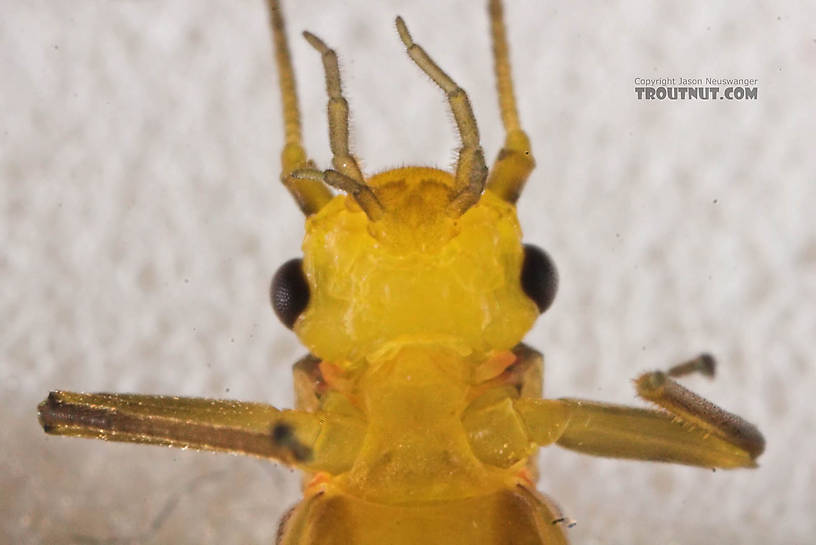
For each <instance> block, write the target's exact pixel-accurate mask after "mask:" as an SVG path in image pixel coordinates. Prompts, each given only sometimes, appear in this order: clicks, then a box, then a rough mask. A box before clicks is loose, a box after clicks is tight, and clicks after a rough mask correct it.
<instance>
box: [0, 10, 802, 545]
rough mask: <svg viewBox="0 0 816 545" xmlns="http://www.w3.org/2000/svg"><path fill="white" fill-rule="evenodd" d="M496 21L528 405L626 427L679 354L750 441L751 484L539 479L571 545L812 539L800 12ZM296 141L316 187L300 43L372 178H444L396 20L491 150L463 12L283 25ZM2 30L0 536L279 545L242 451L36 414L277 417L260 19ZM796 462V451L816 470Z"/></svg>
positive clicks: (490, 93)
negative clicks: (500, 33)
mask: <svg viewBox="0 0 816 545" xmlns="http://www.w3.org/2000/svg"><path fill="white" fill-rule="evenodd" d="M579 4H580V5H572V4H569V5H566V4H564V6H563V7H557V6H556V5H554V4H549V5H545V6H542V5H541V3H539V2H513V3H512V5H511V6H509V7H508V24H509V28H510V29H511V31H510V39H511V47H512V56H513V60H514V62H515V76H516V81H517V94H518V96H519V100H520V109H521V112H522V117H523V119H524V125H525V127H526V128H527V130H528V132H529V133H530V135H531V137H532V140H533V145H534V150H535V154H536V157H537V159H538V169H537V170H536V172H535V174H534V176H533V178H532V180H531V182H530V184H529V186H528V189H527V190H526V192H525V194H524V196H523V199H522V202H521V205H520V214H521V219H522V222H523V225H524V227H525V230H526V238H527V240H529V241H533V242H536V243H538V244H540V245H542V246H543V247H545V248H547V249H548V250H549V251H550V252H551V254H552V255H553V256H554V257H555V259H556V260H557V263H558V266H559V269H560V272H561V277H562V284H561V291H560V293H559V296H558V298H557V300H556V304H555V305H554V307H553V308H552V310H551V311H550V312H548V313H547V314H546V315H545V316H544V317H543V318H542V319H541V320H539V322H538V323H537V325H536V327H535V329H534V330H533V331H532V332H531V333H530V335H529V336H528V339H527V340H528V342H530V343H531V344H533V345H535V346H537V347H539V348H541V349H542V350H543V351H544V352H545V353H546V355H547V360H548V369H547V393H548V394H549V395H551V396H580V397H587V398H593V399H600V400H606V401H613V402H624V403H638V401H637V400H635V399H634V395H633V390H632V386H631V383H630V382H629V379H630V378H631V377H633V376H635V375H636V374H637V373H638V372H640V371H642V370H645V369H651V368H658V367H664V366H666V365H668V364H670V363H672V362H676V361H678V360H680V359H682V358H685V357H687V356H690V355H694V354H696V353H697V352H699V351H700V350H703V349H705V350H710V351H711V352H713V353H714V354H716V355H717V356H718V358H719V361H720V373H719V377H718V378H717V380H715V381H714V382H711V383H709V382H706V381H705V380H703V379H693V380H691V381H689V382H690V385H691V386H692V387H693V388H694V389H696V390H697V391H699V392H701V393H702V394H704V395H706V396H708V397H710V398H712V399H713V400H715V401H716V402H718V403H721V404H722V405H723V406H725V407H727V408H729V409H732V410H735V411H736V412H738V413H740V414H742V415H744V416H745V417H746V418H748V419H749V420H751V421H753V422H756V423H757V424H758V425H759V427H760V428H761V429H762V431H763V432H764V433H765V434H766V437H767V441H768V448H767V452H766V453H765V455H764V456H763V457H762V458H761V460H760V464H761V467H760V468H759V469H758V470H756V471H733V472H726V471H719V472H715V473H712V472H709V471H703V470H699V469H693V468H685V467H671V466H666V465H658V464H645V463H633V462H624V461H616V460H601V459H593V458H590V457H586V456H582V455H578V454H574V453H571V452H568V451H564V450H560V449H558V448H550V449H546V450H545V452H544V453H543V454H542V458H541V462H542V475H543V476H542V480H541V488H542V490H545V491H547V492H549V493H550V494H551V495H552V496H553V497H554V498H556V499H557V500H558V501H559V503H560V504H561V505H562V507H563V508H564V509H565V511H566V512H567V513H568V514H569V515H570V516H571V517H573V518H575V519H577V521H578V525H577V526H576V527H575V528H574V529H573V530H571V536H572V538H573V540H574V542H575V543H578V544H590V545H591V544H619V545H637V544H644V545H668V544H700V543H711V544H726V545H727V544H740V545H747V544H760V543H761V544H766V543H773V544H776V545H786V544H791V545H793V544H802V543H810V542H812V541H813V534H814V530H816V522H814V520H815V519H814V518H813V513H814V512H816V501H815V500H814V492H813V490H815V489H816V475H815V474H814V464H813V455H812V452H813V442H814V432H816V430H814V427H816V426H814V411H813V409H812V405H813V396H814V392H816V377H814V374H815V372H814V354H816V347H814V338H816V317H815V316H814V301H816V229H814V227H816V220H814V210H816V160H815V159H814V153H813V151H814V148H813V138H814V134H816V119H815V118H814V107H813V97H814V96H816V71H814V66H816V32H815V31H814V30H813V26H812V22H813V21H814V20H816V9H814V5H813V4H812V3H809V2H791V3H784V4H779V5H774V4H773V3H771V2H768V1H765V2H753V3H749V4H744V5H742V6H741V7H740V8H738V9H735V8H734V4H729V5H728V6H726V4H724V3H723V4H716V5H710V4H709V3H708V2H703V1H701V0H694V1H692V2H684V3H682V4H680V3H671V4H665V5H662V6H657V5H655V4H653V3H646V2H643V3H638V2H633V1H626V0H615V1H611V2H590V3H579ZM285 7H286V9H287V16H288V22H289V27H290V36H291V38H292V40H293V50H294V57H295V63H296V69H297V74H298V78H299V81H298V83H299V89H300V96H301V102H302V105H303V111H304V120H305V127H306V135H305V137H306V142H307V145H308V148H309V150H310V152H311V154H312V155H313V157H315V158H316V159H317V161H318V163H319V164H320V165H327V164H328V157H329V156H328V146H327V139H326V120H325V118H324V113H323V111H324V107H325V95H324V91H323V81H322V73H321V66H320V63H319V58H318V56H317V55H316V54H315V53H314V52H313V51H312V50H311V49H310V48H309V47H308V45H307V44H306V43H305V42H304V41H303V40H301V39H299V38H298V37H297V32H299V31H300V30H303V29H306V28H308V29H310V30H312V31H313V32H315V33H317V34H318V35H320V36H321V37H323V38H324V39H325V40H326V41H327V42H329V43H330V44H332V45H333V46H335V47H336V48H337V49H338V52H339V54H340V56H341V63H342V67H343V76H344V78H345V86H346V89H347V94H348V97H349V100H350V102H351V107H352V115H353V122H354V124H353V144H354V149H355V150H356V152H357V153H358V155H359V156H360V158H361V159H362V160H363V163H364V165H365V169H366V171H367V172H369V173H371V172H375V171H377V170H381V169H384V168H387V167H393V166H397V165H401V164H435V165H441V166H448V165H450V164H451V162H452V160H453V157H454V151H453V150H454V148H455V147H456V145H457V144H456V140H455V138H454V134H453V130H452V129H453V124H452V121H451V116H450V115H449V113H448V112H447V108H446V103H445V102H444V100H443V98H442V96H441V94H440V93H439V92H438V90H437V89H436V88H435V87H434V86H433V85H432V84H431V83H430V81H429V80H428V79H427V78H425V77H424V76H423V75H422V74H420V73H419V72H418V70H417V69H416V68H415V67H413V66H412V65H411V63H410V62H409V61H408V59H407V58H406V56H405V54H404V53H403V51H402V47H401V44H400V42H399V40H398V39H397V36H396V32H395V31H394V28H393V24H392V20H393V16H394V15H395V14H397V13H399V14H402V15H403V16H404V17H405V19H406V21H407V22H408V24H409V26H410V28H411V29H412V31H413V34H414V36H415V38H416V39H417V41H419V42H420V43H422V44H423V45H424V46H425V47H426V48H427V50H428V51H429V52H431V54H432V55H434V56H435V57H436V58H437V60H438V61H439V63H440V64H441V65H442V66H443V67H445V68H446V69H448V70H449V72H450V73H451V74H452V75H453V76H454V77H455V78H457V80H458V81H459V82H460V83H461V85H462V86H463V87H465V88H466V89H467V90H468V92H469V93H470V96H471V99H472V103H473V106H474V109H475V111H476V114H477V117H478V120H479V123H480V129H481V134H482V141H483V144H484V147H485V149H486V152H487V155H488V157H489V158H491V159H492V157H493V156H494V154H495V153H496V151H497V149H498V146H499V145H500V142H501V139H502V130H501V127H500V124H499V119H498V113H497V107H496V103H495V95H494V90H493V86H494V83H493V75H492V68H491V66H492V65H491V59H490V57H489V39H488V35H487V32H486V28H487V27H486V25H487V19H486V14H485V10H484V9H483V7H482V5H481V2H479V3H476V2H458V3H457V2H430V1H414V2H396V1H390V2H363V1H354V2H351V1H350V2H331V1H328V0H321V1H319V2H318V1H310V2H300V3H297V2H287V5H286V6H285ZM2 12H3V16H2V17H0V74H2V75H1V76H0V78H2V79H0V177H1V178H2V182H1V183H0V206H2V216H1V217H0V240H2V248H3V252H2V255H1V256H0V274H1V275H2V289H0V316H2V327H0V357H1V358H2V359H1V360H0V409H1V410H2V413H0V415H2V416H0V418H1V419H2V420H0V445H2V449H0V450H1V451H2V454H0V463H1V464H2V465H0V489H2V490H3V491H4V493H3V494H2V499H0V513H2V515H0V541H2V542H3V543H17V544H27V543H49V544H73V543H99V544H101V543H117V544H119V543H156V544H158V543H174V544H183V543H190V544H192V543H219V544H231V543H236V544H237V543H270V542H271V541H272V539H273V536H274V532H275V528H276V524H277V519H278V517H279V516H280V514H281V513H282V511H283V510H284V509H286V508H287V507H288V506H289V505H291V504H292V503H293V502H294V501H295V500H296V498H297V495H298V478H297V476H296V475H294V474H293V473H291V472H289V471H287V470H285V469H280V468H278V467H275V466H274V465H272V464H268V463H265V462H261V461H257V460H253V459H246V458H240V457H230V456H223V455H209V454H198V453H192V452H182V451H177V450H170V449H163V448H147V447H139V446H131V445H114V444H103V443H100V442H95V441H81V440H70V439H62V438H53V437H46V436H45V435H44V434H43V433H42V432H41V430H40V428H39V426H38V425H37V422H36V416H35V406H36V404H37V402H38V401H40V400H41V399H42V398H43V397H44V396H45V394H46V393H47V391H48V390H50V389H57V388H59V389H72V390H82V391H124V392H145V393H148V392H149V393H165V394H179V395H196V396H211V397H229V398H236V399H243V400H257V401H269V402H271V403H274V404H276V405H278V406H283V407H285V406H290V405H291V403H292V394H291V388H290V379H289V376H290V368H289V364H290V363H291V362H293V361H294V360H295V359H296V357H298V356H299V355H301V354H302V353H303V350H302V348H301V347H300V346H299V345H298V342H297V340H296V339H295V338H294V337H293V335H291V334H290V333H289V332H288V331H287V330H285V329H284V328H283V327H282V326H281V325H280V324H278V323H277V321H276V320H275V318H274V316H273V314H272V312H271V311H270V309H269V305H268V302H267V296H266V293H267V286H268V279H269V278H270V276H271V274H272V273H273V272H274V271H275V269H276V267H277V266H278V265H279V264H280V263H282V262H283V261H284V260H286V259H288V258H290V257H293V256H296V255H297V254H298V252H299V243H300V241H299V239H300V237H301V234H302V217H301V216H300V214H299V213H298V212H297V210H296V208H295V206H294V204H293V203H292V201H291V199H290V198H289V196H288V194H286V192H285V191H284V189H283V188H282V187H281V186H280V185H279V183H278V181H277V178H278V169H279V162H278V153H279V148H280V146H281V127H280V120H279V101H278V94H277V88H276V75H275V71H274V67H273V64H272V57H271V52H270V51H271V47H270V40H269V32H268V30H267V26H266V15H265V13H264V9H263V6H262V2H260V0H258V1H249V0H242V1H238V2H215V1H212V0H208V1H198V0H183V1H182V0H177V1H174V2H160V1H154V0H151V1H140V2H136V1H116V2H110V1H101V0H96V1H90V0H76V1H73V2H49V1H46V0H34V1H31V2H25V3H22V2H16V3H11V2H6V3H4V6H3V9H2ZM658 75H666V76H695V77H705V76H714V77H756V78H759V99H758V100H757V101H749V102H736V101H735V102H729V101H708V102H702V101H701V102H668V101H661V102H645V101H637V100H635V97H634V91H633V79H634V78H635V77H636V76H658ZM808 453H810V454H808Z"/></svg>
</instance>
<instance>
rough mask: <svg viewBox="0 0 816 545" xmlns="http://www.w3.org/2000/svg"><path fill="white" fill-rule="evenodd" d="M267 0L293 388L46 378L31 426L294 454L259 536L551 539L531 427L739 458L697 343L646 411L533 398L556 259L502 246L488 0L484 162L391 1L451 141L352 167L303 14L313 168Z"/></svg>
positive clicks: (597, 445)
mask: <svg viewBox="0 0 816 545" xmlns="http://www.w3.org/2000/svg"><path fill="white" fill-rule="evenodd" d="M268 4H269V13H270V16H271V26H272V30H273V36H274V45H275V53H276V60H277V66H278V71H279V76H280V86H281V93H282V96H283V122H284V129H285V146H284V149H283V152H282V173H281V180H282V181H283V183H284V185H285V186H286V187H287V188H288V189H289V191H290V192H291V193H292V195H293V196H294V198H295V200H296V201H297V203H298V205H299V206H300V208H301V209H302V211H303V212H304V214H305V215H306V216H307V219H306V236H305V239H304V242H303V259H302V260H301V259H297V260H292V261H289V262H287V263H286V264H284V265H283V266H282V267H281V268H280V270H279V271H278V273H277V274H276V275H275V278H274V280H273V284H272V293H271V295H272V303H273V307H274V309H275V311H276V313H277V314H278V316H279V317H280V318H281V321H283V322H284V324H285V325H287V326H288V327H290V328H291V329H293V330H294V332H295V333H296V334H297V335H298V337H299V338H300V340H301V341H302V342H303V344H304V345H305V346H306V347H307V348H308V350H309V352H310V355H309V356H307V357H305V358H303V359H301V360H300V361H298V362H297V363H296V364H295V366H294V376H295V388H296V395H297V408H296V409H295V410H279V409H276V408H274V407H272V406H269V405H264V404H258V403H247V402H237V401H218V400H211V399H195V398H177V397H161V396H145V395H121V394H77V393H70V392H52V393H51V394H50V395H49V396H48V398H47V399H46V400H45V401H44V402H43V403H42V404H41V405H40V407H39V411H40V412H39V414H40V422H41V423H42V425H43V427H44V429H45V431H46V432H48V433H53V434H59V435H70V436H80V437H94V438H99V439H107V440H116V441H130V442H137V443H148V444H158V445H171V446H177V447H189V448H195V449H204V450H216V451H228V452H234V453H241V454H248V455H254V456H260V457H264V458H270V459H273V460H276V461H278V462H280V463H284V464H287V465H290V466H293V467H297V468H299V469H301V470H303V471H304V472H306V474H307V476H308V479H306V480H305V481H304V482H305V484H304V498H303V500H302V501H301V502H300V503H299V504H298V505H297V506H296V507H294V508H293V509H292V510H291V511H290V512H289V514H288V515H287V516H286V517H284V519H283V520H282V521H281V524H280V529H279V532H278V537H277V543H278V544H280V545H312V544H318V543H319V544H341V545H375V544H376V545H382V544H389V545H400V544H421V545H434V544H438V545H448V544H459V545H477V544H478V545H490V544H495V545H499V544H508V543H513V544H517V545H518V544H531V545H532V544H545V543H546V544H559V543H566V542H567V540H566V535H565V527H566V526H568V524H567V523H566V519H565V518H564V517H563V516H562V515H561V514H560V513H559V511H558V509H557V507H555V506H554V504H553V503H552V502H550V501H549V500H548V499H547V498H546V497H544V496H543V495H541V494H539V493H538V492H536V490H535V485H534V483H535V479H536V468H535V464H534V458H535V456H534V455H535V453H536V450H537V449H538V448H539V447H540V446H545V445H550V444H557V445H560V446H562V447H566V448H568V449H572V450H576V451H579V452H583V453H588V454H593V455H598V456H609V457H616V458H630V459H637V460H653V461H663V462H672V463H680V464H689V465H696V466H701V467H707V468H738V467H755V465H756V464H755V460H756V458H757V457H758V456H759V455H760V454H761V453H762V450H763V447H764V440H763V438H762V435H761V434H760V433H759V432H758V431H757V429H756V428H755V427H754V426H752V425H751V424H749V423H747V422H745V421H744V420H742V419H741V418H739V417H737V416H735V415H733V414H731V413H728V412H726V411H724V410H722V409H720V408H718V407H717V406H715V405H713V404H712V403H710V402H708V401H706V400H705V399H702V398H700V397H698V396H697V395H695V394H693V393H691V392H690V391H688V390H686V389H685V388H683V387H682V386H680V385H679V384H678V383H677V382H675V381H674V380H673V378H671V377H677V376H681V375H683V374H686V373H689V372H704V373H709V374H710V373H712V372H713V359H712V358H711V357H710V356H708V355H702V356H699V357H697V358H695V359H693V360H691V361H689V362H686V363H683V364H680V365H677V366H675V367H672V368H671V369H670V370H669V371H667V372H659V371H654V372H650V373H646V374H644V375H642V376H640V377H639V378H638V379H637V380H636V388H637V392H638V394H639V395H640V396H641V397H642V398H644V399H646V400H648V401H650V402H652V403H654V404H655V405H657V406H658V407H659V408H658V409H656V410H653V409H643V408H633V407H625V406H616V405H609V404H604V403H598V402H594V401H584V400H577V399H543V398H542V392H541V382H542V357H541V355H540V354H539V353H538V352H536V351H535V350H533V349H532V348H530V347H528V346H526V345H524V344H522V343H521V340H522V338H523V337H524V335H525V334H526V333H527V331H528V330H529V329H530V327H531V326H532V324H533V322H534V321H535V320H536V318H537V317H538V315H539V314H540V313H542V312H544V311H545V310H546V309H547V308H548V307H549V305H550V303H551V302H552V300H553V297H554V296H555V291H556V286H557V275H556V271H555V267H554V266H553V264H552V262H551V261H550V259H549V257H548V256H547V255H546V254H545V253H544V252H543V251H541V250H539V249H537V248H535V247H533V246H527V245H523V244H522V241H521V230H520V227H519V224H518V220H517V217H516V209H515V202H516V200H517V199H518V197H519V195H520V193H521V191H522V189H523V186H524V184H525V182H526V180H527V178H528V176H529V175H530V173H531V171H532V170H533V167H534V165H535V163H534V160H533V157H532V154H531V151H530V144H529V140H528V138H527V135H526V134H525V133H524V131H523V130H522V128H521V125H520V122H519V118H518V114H517V111H516V105H515V99H514V96H513V86H512V80H511V75H510V62H509V51H508V46H507V40H506V36H505V28H504V23H503V17H502V6H501V2H500V0H490V2H489V14H490V28H491V35H492V40H493V55H494V62H495V72H496V78H497V82H498V83H497V88H498V95H499V105H500V110H501V115H502V120H503V123H504V127H505V130H506V139H505V144H504V147H503V149H502V150H501V151H500V153H499V155H498V157H497V158H496V160H495V162H494V163H493V166H492V168H491V169H490V170H488V169H487V167H486V165H485V160H484V157H483V153H482V148H481V145H480V141H479V133H478V129H477V125H476V120H475V118H474V115H473V112H472V111H471V107H470V104H469V102H468V97H467V94H466V93H465V91H464V90H462V89H461V88H460V87H459V86H458V85H457V84H456V82H454V81H453V80H452V79H451V78H450V77H449V76H448V75H447V74H446V73H445V72H444V71H443V70H442V69H441V68H440V67H439V66H437V65H436V64H435V63H434V61H433V60H432V59H431V57H430V56H429V55H428V54H427V53H426V52H425V51H424V50H423V49H422V47H420V46H419V45H417V44H416V43H415V42H414V41H413V38H412V36H411V34H410V33H409V31H408V28H407V26H406V24H405V23H404V22H403V20H402V19H401V18H399V17H398V18H397V20H396V27H397V31H398V34H399V36H400V38H401V40H402V41H403V43H404V44H405V47H406V48H407V52H408V55H409V56H410V58H411V59H412V60H413V61H414V62H415V63H416V65H417V66H418V67H419V68H420V69H422V70H423V71H424V72H425V73H426V74H427V75H428V76H429V77H430V78H431V79H432V80H433V81H434V82H435V83H436V84H437V85H438V86H439V87H440V88H441V89H442V90H443V91H444V93H445V94H446V96H447V98H448V101H449V104H450V108H451V110H452V112H453V116H454V118H455V121H456V125H457V129H458V133H459V136H460V139H461V147H460V148H459V150H458V161H457V163H456V167H455V171H454V172H445V171H442V170H437V169H433V168H424V167H407V168H399V169H395V170H389V171H386V172H381V173H379V174H375V175H373V176H364V175H363V173H362V172H361V171H360V168H359V166H358V164H357V161H356V160H355V158H354V156H353V155H352V153H351V151H350V150H349V144H348V140H349V138H348V104H347V102H346V100H345V99H344V98H343V93H342V89H341V82H340V73H339V70H338V66H337V57H336V55H335V53H334V51H333V50H332V49H330V48H329V47H328V46H326V45H325V44H324V43H323V42H322V41H321V40H320V39H319V38H317V37H316V36H314V35H312V34H310V33H304V35H305V37H306V39H307V40H308V41H309V43H310V44H311V45H312V46H313V47H314V48H315V49H316V50H317V51H318V52H319V53H320V54H321V56H322V59H323V65H324V70H325V76H326V87H327V91H328V95H329V101H328V116H329V138H330V143H331V151H332V167H333V168H331V169H328V170H319V169H317V168H316V167H315V165H314V163H313V162H312V161H311V160H310V159H309V157H308V155H307V153H306V151H305V150H304V148H303V146H302V143H301V127H300V118H299V109H298V102H297V97H296V93H295V83H294V74H293V70H292V65H291V60H290V56H289V50H288V45H287V41H286V36H285V32H284V23H283V17H282V14H281V10H280V6H279V5H278V2H277V1H276V0H268ZM330 187H334V188H337V189H339V190H341V193H340V194H338V195H334V194H333V193H332V191H331V190H330V189H329V188H330Z"/></svg>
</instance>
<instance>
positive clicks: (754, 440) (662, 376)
mask: <svg viewBox="0 0 816 545" xmlns="http://www.w3.org/2000/svg"><path fill="white" fill-rule="evenodd" d="M713 362H714V360H713V358H711V356H708V355H707V354H704V355H702V356H700V357H699V358H696V359H694V360H691V361H690V362H687V363H685V364H681V365H678V366H675V367H674V368H672V369H671V370H669V371H668V372H667V373H664V372H662V371H652V372H650V373H644V374H643V375H641V376H640V377H638V378H637V379H636V380H635V386H636V388H637V393H638V395H639V396H640V397H642V398H643V399H645V400H646V401H650V402H652V403H654V404H655V405H657V406H659V407H661V408H663V409H665V410H666V411H668V412H669V413H671V414H672V415H675V416H676V417H677V418H680V419H681V420H682V421H683V422H687V423H689V424H692V425H694V426H695V427H697V428H700V429H702V430H705V431H706V432H707V433H710V434H712V435H716V436H718V437H720V438H722V439H723V440H725V441H728V442H729V443H731V444H734V445H736V446H738V447H739V448H741V449H743V450H745V451H746V452H747V453H748V454H749V455H750V456H751V458H752V459H754V458H756V457H757V456H759V455H760V454H762V451H763V450H765V438H764V437H762V434H761V433H760V432H759V430H758V429H757V428H756V427H755V426H754V425H753V424H751V423H749V422H746V421H745V420H744V419H742V418H740V417H739V416H737V415H735V414H732V413H729V412H728V411H724V410H723V409H721V408H720V407H718V406H716V405H714V404H713V403H711V402H710V401H708V400H707V399H705V398H703V397H700V396H698V395H697V394H695V393H694V392H692V391H691V390H688V389H686V388H684V387H683V386H681V385H680V384H678V383H677V382H676V381H675V380H672V379H671V378H669V377H670V376H678V375H682V374H686V373H687V372H689V369H693V368H694V365H695V364H697V363H699V364H700V365H701V366H702V367H701V368H700V371H701V372H703V373H706V372H708V373H711V374H713V372H714V371H713V365H714V363H713ZM709 365H710V366H709Z"/></svg>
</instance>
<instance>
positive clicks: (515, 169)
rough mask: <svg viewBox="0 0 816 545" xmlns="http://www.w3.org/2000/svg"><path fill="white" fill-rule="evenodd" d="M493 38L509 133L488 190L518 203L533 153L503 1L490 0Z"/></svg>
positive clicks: (501, 97)
mask: <svg viewBox="0 0 816 545" xmlns="http://www.w3.org/2000/svg"><path fill="white" fill-rule="evenodd" d="M488 11H489V12H490V34H491V36H492V38H493V62H494V71H495V72H496V88H497V90H498V93H499V108H500V110H501V117H502V123H504V130H505V132H506V136H505V141H504V147H502V149H501V151H500V152H499V155H498V157H496V160H495V162H494V163H493V167H492V168H491V169H490V176H489V178H488V180H487V188H488V189H489V190H490V191H492V192H493V193H495V194H496V195H498V196H499V197H501V198H502V199H504V200H505V201H507V202H510V203H515V202H516V201H517V200H518V198H519V195H520V194H521V190H522V189H523V188H524V184H525V183H526V182H527V178H528V177H529V176H530V173H531V172H532V171H533V169H534V168H535V160H534V159H533V154H532V152H531V151H530V140H529V138H527V134H526V133H525V132H524V131H523V130H522V129H521V123H520V122H519V115H518V110H517V109H516V98H515V96H514V94H513V77H512V74H511V71H510V50H509V48H508V46H507V35H506V31H505V26H504V18H503V13H502V11H503V10H502V3H501V0H490V3H489V6H488Z"/></svg>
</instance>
